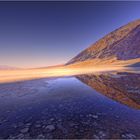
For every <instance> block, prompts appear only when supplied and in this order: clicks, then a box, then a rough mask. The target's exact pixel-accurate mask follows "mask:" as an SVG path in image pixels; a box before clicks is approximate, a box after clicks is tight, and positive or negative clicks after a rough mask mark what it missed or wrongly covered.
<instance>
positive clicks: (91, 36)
mask: <svg viewBox="0 0 140 140" xmlns="http://www.w3.org/2000/svg"><path fill="white" fill-rule="evenodd" d="M138 18H140V2H139V1H135V2H127V1H126V2H120V1H118V2H117V1H115V2H95V1H88V2H78V1H77V2H72V1H71V2H64V1H63V2H62V1H61V2H56V1H55V2H54V1H53V2H0V65H10V66H16V67H41V66H49V65H57V64H62V63H65V62H67V61H68V60H69V59H71V58H72V57H74V56H75V55H77V54H78V53H79V52H81V51H82V50H83V49H85V48H87V47H88V46H90V45H91V44H92V43H94V42H95V41H96V40H98V39H100V38H101V37H103V36H104V35H106V34H107V33H109V32H111V31H113V30H115V29H116V28H118V27H120V26H122V25H124V24H127V23H128V22H130V21H133V20H135V19H138Z"/></svg>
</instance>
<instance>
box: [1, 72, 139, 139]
mask: <svg viewBox="0 0 140 140" xmlns="http://www.w3.org/2000/svg"><path fill="white" fill-rule="evenodd" d="M0 138H38V139H39V138H40V139H43V138H65V139H66V138H95V139H101V138H103V139H104V138H107V139H108V138H122V139H123V138H124V139H127V138H131V139H134V138H140V74H136V73H126V72H123V73H117V72H116V73H102V74H96V75H95V74H88V75H80V76H76V77H65V78H50V79H40V80H32V81H24V82H17V83H9V84H0Z"/></svg>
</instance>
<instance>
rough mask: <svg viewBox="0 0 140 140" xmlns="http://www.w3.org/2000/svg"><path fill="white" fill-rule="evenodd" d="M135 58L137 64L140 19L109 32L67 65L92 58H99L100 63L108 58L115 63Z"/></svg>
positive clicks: (139, 43)
mask: <svg viewBox="0 0 140 140" xmlns="http://www.w3.org/2000/svg"><path fill="white" fill-rule="evenodd" d="M133 59H134V60H136V63H137V64H138V62H140V19H139V20H135V21H133V22H130V23H128V24H127V25H125V26H122V27H120V28H119V29H116V30H115V31H113V32H111V33H109V34H108V35H106V36H105V37H103V38H102V39H100V40H99V41H97V42H95V43H94V44H93V45H91V46H90V47H89V48H87V49H85V50H84V51H82V52H81V53H79V54H78V55H77V56H76V57H74V58H73V59H71V60H70V61H69V62H68V63H67V64H66V65H68V64H75V63H80V64H82V62H85V61H86V62H88V61H90V63H92V60H93V61H94V62H95V60H98V64H100V63H101V61H102V60H106V63H108V62H109V61H108V60H110V61H111V63H112V64H113V63H114V62H117V61H120V62H121V61H123V62H124V61H127V60H133ZM134 64H135V62H134ZM128 65H129V64H128ZM129 66H130V65H129ZM133 66H138V65H133Z"/></svg>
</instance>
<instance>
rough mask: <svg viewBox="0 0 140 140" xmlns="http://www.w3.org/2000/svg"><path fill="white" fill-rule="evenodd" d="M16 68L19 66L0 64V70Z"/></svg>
mask: <svg viewBox="0 0 140 140" xmlns="http://www.w3.org/2000/svg"><path fill="white" fill-rule="evenodd" d="M16 69H20V68H17V67H12V66H7V65H0V70H16Z"/></svg>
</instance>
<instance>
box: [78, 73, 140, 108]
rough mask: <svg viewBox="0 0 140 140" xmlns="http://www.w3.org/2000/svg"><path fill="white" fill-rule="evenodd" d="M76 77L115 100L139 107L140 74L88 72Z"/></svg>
mask: <svg viewBox="0 0 140 140" xmlns="http://www.w3.org/2000/svg"><path fill="white" fill-rule="evenodd" d="M77 78H78V79H79V80H80V81H82V82H83V83H85V84H87V85H89V86H90V87H92V88H93V89H95V90H96V91H98V92H100V93H101V94H103V95H105V96H107V97H109V98H111V99H113V100H115V101H118V102H120V103H122V104H125V105H127V106H129V107H133V108H136V109H140V74H135V73H117V74H110V73H106V74H99V75H94V74H89V75H81V76H77Z"/></svg>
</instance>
